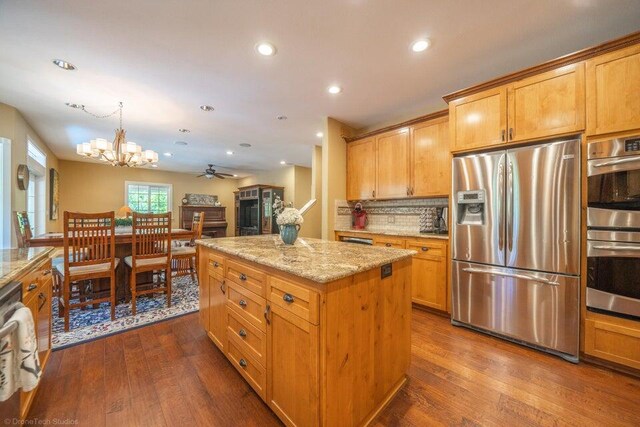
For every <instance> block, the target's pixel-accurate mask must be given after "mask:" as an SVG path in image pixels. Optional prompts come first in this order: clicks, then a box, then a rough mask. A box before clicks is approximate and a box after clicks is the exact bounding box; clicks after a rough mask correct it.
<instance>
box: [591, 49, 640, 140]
mask: <svg viewBox="0 0 640 427" xmlns="http://www.w3.org/2000/svg"><path fill="white" fill-rule="evenodd" d="M634 129H640V44H638V45H634V46H631V47H628V48H625V49H621V50H618V51H615V52H611V53H607V54H605V55H601V56H598V57H595V58H592V59H590V60H588V61H587V134H588V135H600V134H605V133H611V132H621V131H628V130H634Z"/></svg>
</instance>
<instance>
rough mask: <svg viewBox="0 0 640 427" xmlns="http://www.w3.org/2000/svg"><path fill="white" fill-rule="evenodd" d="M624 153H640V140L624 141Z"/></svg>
mask: <svg viewBox="0 0 640 427" xmlns="http://www.w3.org/2000/svg"><path fill="white" fill-rule="evenodd" d="M624 151H625V152H627V153H628V152H629V151H640V138H629V139H625V140H624Z"/></svg>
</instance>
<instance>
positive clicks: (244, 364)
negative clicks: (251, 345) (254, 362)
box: [239, 359, 247, 368]
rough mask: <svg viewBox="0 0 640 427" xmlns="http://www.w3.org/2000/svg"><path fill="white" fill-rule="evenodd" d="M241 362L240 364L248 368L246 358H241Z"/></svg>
mask: <svg viewBox="0 0 640 427" xmlns="http://www.w3.org/2000/svg"><path fill="white" fill-rule="evenodd" d="M239 363H240V366H242V367H243V368H246V367H247V361H246V360H244V359H240V362H239Z"/></svg>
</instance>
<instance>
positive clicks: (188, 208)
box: [180, 205, 227, 237]
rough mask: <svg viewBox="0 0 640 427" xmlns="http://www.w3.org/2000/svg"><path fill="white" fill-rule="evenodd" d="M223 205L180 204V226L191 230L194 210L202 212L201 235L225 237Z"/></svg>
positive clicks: (225, 214)
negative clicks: (202, 224)
mask: <svg viewBox="0 0 640 427" xmlns="http://www.w3.org/2000/svg"><path fill="white" fill-rule="evenodd" d="M226 209H227V208H226V207H224V206H211V205H182V206H180V227H181V228H186V229H187V230H191V222H192V221H193V213H194V212H204V226H203V228H202V235H203V236H209V237H226V235H227V213H226Z"/></svg>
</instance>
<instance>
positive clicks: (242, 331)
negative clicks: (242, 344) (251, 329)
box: [238, 329, 247, 338]
mask: <svg viewBox="0 0 640 427" xmlns="http://www.w3.org/2000/svg"><path fill="white" fill-rule="evenodd" d="M238 335H240V336H241V337H242V338H244V337H246V336H247V331H245V330H244V329H240V330H239V331H238Z"/></svg>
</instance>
